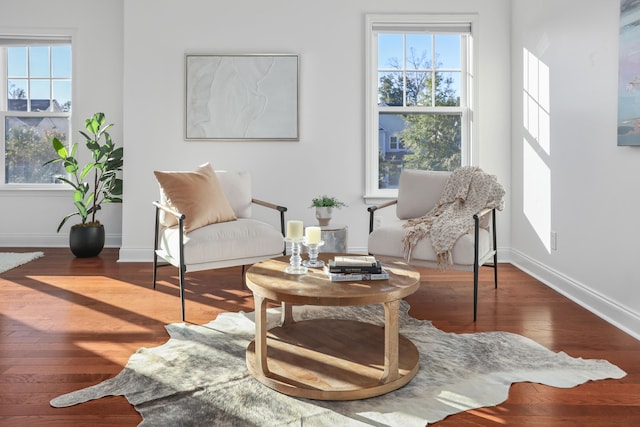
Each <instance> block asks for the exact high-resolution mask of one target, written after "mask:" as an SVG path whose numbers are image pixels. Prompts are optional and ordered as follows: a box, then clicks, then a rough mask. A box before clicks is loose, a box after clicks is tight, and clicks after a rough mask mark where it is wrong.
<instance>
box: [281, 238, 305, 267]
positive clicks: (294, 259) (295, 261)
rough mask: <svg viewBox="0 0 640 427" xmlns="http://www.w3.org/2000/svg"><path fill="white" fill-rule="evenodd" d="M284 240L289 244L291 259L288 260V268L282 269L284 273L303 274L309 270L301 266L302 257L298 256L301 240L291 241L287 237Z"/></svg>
mask: <svg viewBox="0 0 640 427" xmlns="http://www.w3.org/2000/svg"><path fill="white" fill-rule="evenodd" d="M284 240H285V241H286V242H289V243H291V258H290V259H289V266H288V267H287V268H285V269H284V272H285V273H289V274H305V273H306V272H307V271H309V270H308V269H307V267H305V266H303V265H302V256H300V249H301V244H302V238H295V239H291V238H289V237H287V238H285V239H284Z"/></svg>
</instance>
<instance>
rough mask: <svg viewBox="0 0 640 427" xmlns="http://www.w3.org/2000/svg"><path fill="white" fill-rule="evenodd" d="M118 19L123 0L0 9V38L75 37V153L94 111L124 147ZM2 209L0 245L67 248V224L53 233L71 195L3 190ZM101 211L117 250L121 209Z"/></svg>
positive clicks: (27, 3)
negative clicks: (25, 35)
mask: <svg viewBox="0 0 640 427" xmlns="http://www.w3.org/2000/svg"><path fill="white" fill-rule="evenodd" d="M122 18H123V15H122V0H116V1H109V2H108V3H105V2H104V1H97V0H57V1H55V2H51V1H41V0H11V1H3V2H2V4H1V5H0V33H1V34H7V35H11V34H27V35H29V34H54V35H57V34H67V35H72V36H73V67H74V68H73V95H72V96H73V115H74V116H73V123H72V127H73V140H74V141H78V142H80V145H81V147H80V148H79V150H78V151H79V152H81V150H82V148H84V144H83V142H84V139H83V138H82V137H81V136H80V135H79V134H78V133H77V131H78V130H81V129H84V119H85V118H87V117H89V116H91V115H92V114H93V113H95V112H97V111H102V112H104V113H105V114H106V116H107V119H108V120H109V121H110V122H112V123H114V124H115V127H114V128H113V130H112V132H111V136H112V137H113V139H114V141H116V142H118V143H119V144H121V143H122V135H123V116H122V76H123V68H122V63H123V56H122V40H123V19H122ZM125 153H126V152H125ZM53 155H54V153H53V149H52V157H53ZM125 157H126V156H125ZM0 204H1V206H2V209H0V246H30V247H38V246H67V245H68V241H69V238H68V231H67V230H68V229H69V225H67V226H65V228H64V229H63V230H62V231H61V232H60V233H59V234H56V228H57V227H58V224H59V223H60V220H61V219H62V218H63V217H64V216H65V215H66V214H68V213H71V212H73V211H74V210H75V208H74V206H73V200H72V198H71V192H70V191H69V190H56V191H38V190H33V191H26V192H25V191H12V190H2V191H0ZM103 206H104V209H103V211H102V212H101V213H100V215H99V219H100V221H101V222H102V223H103V224H104V225H105V229H106V235H107V236H106V244H107V246H116V247H117V246H120V242H121V234H122V208H121V206H120V205H103ZM70 224H73V222H70Z"/></svg>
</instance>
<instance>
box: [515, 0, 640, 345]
mask: <svg viewBox="0 0 640 427" xmlns="http://www.w3.org/2000/svg"><path fill="white" fill-rule="evenodd" d="M512 7H513V11H512V12H513V21H512V25H513V30H512V33H513V39H512V64H513V75H512V82H513V85H512V87H513V94H512V96H513V98H512V99H513V147H512V181H511V184H512V194H513V197H512V210H511V214H512V233H511V245H512V248H513V252H514V254H513V259H514V262H515V264H516V265H518V266H520V267H522V268H524V269H525V270H527V271H529V272H531V273H532V274H534V275H536V276H538V277H539V278H541V279H542V280H544V281H545V282H546V283H548V284H549V285H551V286H552V287H554V288H556V289H558V290H559V291H561V292H563V293H564V294H566V295H567V296H569V297H571V298H573V299H574V300H576V301H578V302H580V303H581V304H582V305H584V306H586V307H588V308H590V309H591V310H592V311H595V312H596V313H598V314H600V315H601V316H603V317H605V318H607V319H609V320H610V321H611V322H613V323H614V324H617V325H618V326H620V327H621V328H623V329H625V330H627V331H629V332H630V333H632V334H634V335H635V336H636V337H640V272H639V271H640V270H638V241H640V221H638V214H637V213H638V211H640V191H638V183H640V179H639V178H640V167H639V166H638V165H639V164H640V147H618V146H616V123H617V83H618V74H617V73H618V18H619V2H617V1H611V0H591V1H589V2H588V6H587V4H586V3H585V1H584V0H540V1H537V2H530V1H528V0H513V6H512ZM525 49H526V50H528V51H529V52H531V54H532V55H533V56H535V57H536V58H537V59H538V60H539V61H540V62H541V64H542V69H548V74H549V84H548V85H544V84H543V85H542V86H547V87H548V89H547V90H546V93H547V94H548V95H549V97H550V98H549V99H550V107H549V118H550V122H549V123H550V126H549V127H548V128H549V132H548V134H549V139H548V141H549V143H548V149H547V150H545V149H544V148H543V147H544V146H545V144H544V142H543V144H538V143H537V142H535V141H534V140H533V139H532V138H531V136H530V135H529V133H528V131H527V130H526V129H525V126H524V125H523V108H522V105H523V89H524V85H523V77H522V76H523V71H524V70H523V51H524V50H525ZM540 169H543V170H545V169H546V171H547V173H548V176H549V180H548V182H545V181H544V180H542V179H540V177H541V174H539V173H538V174H537V175H536V176H535V180H536V181H535V182H533V181H532V177H533V176H534V174H533V173H532V172H533V171H535V170H538V171H539V170H540ZM550 231H555V232H556V233H557V250H553V249H551V245H550V241H549V232H550Z"/></svg>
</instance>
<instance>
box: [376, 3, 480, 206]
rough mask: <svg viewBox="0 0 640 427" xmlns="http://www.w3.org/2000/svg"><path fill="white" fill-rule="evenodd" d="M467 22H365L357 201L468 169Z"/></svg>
mask: <svg viewBox="0 0 640 427" xmlns="http://www.w3.org/2000/svg"><path fill="white" fill-rule="evenodd" d="M473 19H474V17H473V16H460V15H455V16H444V15H367V16H366V31H367V34H366V41H367V46H366V57H367V61H366V64H367V69H366V72H367V86H366V108H367V111H366V122H367V123H366V126H367V129H366V175H367V176H366V191H365V197H372V198H375V197H395V196H396V194H397V188H398V178H399V176H400V172H401V171H402V169H404V168H408V169H422V170H454V169H456V168H457V167H459V166H461V165H464V164H469V163H470V149H471V134H472V132H471V119H472V117H471V107H472V105H471V99H472V96H471V95H472V90H471V89H472V82H473V79H472V75H473V67H472V63H471V58H472V32H471V29H472V21H473Z"/></svg>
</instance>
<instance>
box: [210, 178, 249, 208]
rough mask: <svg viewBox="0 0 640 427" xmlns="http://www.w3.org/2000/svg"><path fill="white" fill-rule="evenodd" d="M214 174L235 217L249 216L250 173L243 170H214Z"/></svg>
mask: <svg viewBox="0 0 640 427" xmlns="http://www.w3.org/2000/svg"><path fill="white" fill-rule="evenodd" d="M216 175H217V176H218V179H219V180H220V184H222V189H223V190H224V194H225V195H226V196H227V200H228V201H229V204H230V205H231V209H233V212H234V213H235V214H236V218H251V174H249V172H243V171H216Z"/></svg>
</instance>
